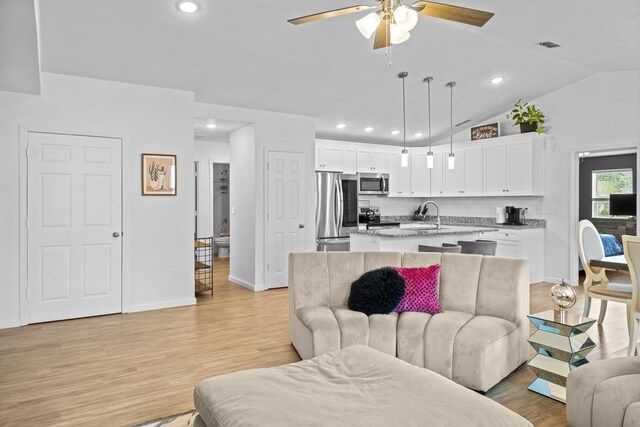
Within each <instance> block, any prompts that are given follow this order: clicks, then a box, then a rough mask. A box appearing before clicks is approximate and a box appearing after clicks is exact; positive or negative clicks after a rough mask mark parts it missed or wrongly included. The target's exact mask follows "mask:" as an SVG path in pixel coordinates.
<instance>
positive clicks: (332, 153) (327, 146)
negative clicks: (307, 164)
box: [316, 141, 342, 172]
mask: <svg viewBox="0 0 640 427" xmlns="http://www.w3.org/2000/svg"><path fill="white" fill-rule="evenodd" d="M316 171H325V172H342V144H341V143H340V142H337V141H322V142H318V141H316Z"/></svg>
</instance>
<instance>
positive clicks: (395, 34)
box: [390, 24, 411, 44]
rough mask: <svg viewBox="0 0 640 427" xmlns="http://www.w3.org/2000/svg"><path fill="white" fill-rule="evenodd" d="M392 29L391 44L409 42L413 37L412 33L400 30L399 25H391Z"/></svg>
mask: <svg viewBox="0 0 640 427" xmlns="http://www.w3.org/2000/svg"><path fill="white" fill-rule="evenodd" d="M390 27H391V29H390V33H391V35H390V38H391V44H400V43H404V42H406V41H407V40H409V37H411V33H409V31H405V30H403V29H402V28H400V27H399V26H398V24H391V25H390Z"/></svg>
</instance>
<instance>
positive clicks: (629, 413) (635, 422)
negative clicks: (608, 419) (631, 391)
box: [622, 402, 640, 427]
mask: <svg viewBox="0 0 640 427" xmlns="http://www.w3.org/2000/svg"><path fill="white" fill-rule="evenodd" d="M622 427H640V402H633V403H632V404H631V405H629V406H627V409H626V410H625V411H624V423H623V424H622Z"/></svg>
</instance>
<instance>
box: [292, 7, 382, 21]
mask: <svg viewBox="0 0 640 427" xmlns="http://www.w3.org/2000/svg"><path fill="white" fill-rule="evenodd" d="M376 7H377V6H364V5H359V6H351V7H344V8H342V9H334V10H328V11H326V12H321V13H314V14H313V15H307V16H300V17H299V18H293V19H289V20H288V21H287V22H290V23H292V24H294V25H300V24H306V23H307V22H313V21H319V20H321V19H327V18H335V17H336V16H341V15H348V14H350V13H356V12H362V11H363V10H367V9H374V8H376Z"/></svg>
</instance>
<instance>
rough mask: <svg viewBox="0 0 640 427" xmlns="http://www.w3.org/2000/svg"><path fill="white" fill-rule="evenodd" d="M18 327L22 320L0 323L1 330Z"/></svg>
mask: <svg viewBox="0 0 640 427" xmlns="http://www.w3.org/2000/svg"><path fill="white" fill-rule="evenodd" d="M18 326H20V319H12V320H2V321H0V329H7V328H17V327H18Z"/></svg>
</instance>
